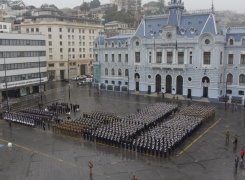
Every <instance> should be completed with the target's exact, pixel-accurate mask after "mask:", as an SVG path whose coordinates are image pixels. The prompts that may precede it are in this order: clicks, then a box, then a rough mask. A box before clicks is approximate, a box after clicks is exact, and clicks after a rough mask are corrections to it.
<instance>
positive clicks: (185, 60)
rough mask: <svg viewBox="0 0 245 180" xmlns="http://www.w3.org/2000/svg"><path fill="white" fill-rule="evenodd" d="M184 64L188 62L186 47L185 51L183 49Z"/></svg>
mask: <svg viewBox="0 0 245 180" xmlns="http://www.w3.org/2000/svg"><path fill="white" fill-rule="evenodd" d="M184 64H188V51H187V48H185V51H184Z"/></svg>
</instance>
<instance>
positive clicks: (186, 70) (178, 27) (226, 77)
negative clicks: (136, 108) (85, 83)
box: [93, 0, 245, 102]
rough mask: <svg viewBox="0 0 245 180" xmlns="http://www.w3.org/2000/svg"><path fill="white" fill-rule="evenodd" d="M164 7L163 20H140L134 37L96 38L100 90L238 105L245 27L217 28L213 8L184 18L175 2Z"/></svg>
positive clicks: (244, 85) (244, 79) (243, 80)
mask: <svg viewBox="0 0 245 180" xmlns="http://www.w3.org/2000/svg"><path fill="white" fill-rule="evenodd" d="M168 7H169V10H170V11H169V14H168V15H166V16H164V15H162V16H154V17H153V16H151V17H144V18H143V19H142V21H141V23H140V25H139V27H138V29H137V31H136V33H135V34H124V35H122V34H121V35H118V36H114V37H110V38H106V37H105V36H104V35H103V34H102V33H100V34H99V36H98V37H97V38H96V42H95V48H94V53H95V59H94V61H93V64H94V67H95V68H97V70H98V71H97V75H98V76H97V78H96V79H97V80H98V81H99V82H100V84H101V87H102V88H106V89H108V90H111V89H114V90H115V89H117V90H123V89H125V88H127V87H129V92H133V91H139V93H142V94H151V93H155V92H162V93H169V94H172V95H175V94H178V95H182V96H183V97H184V98H190V97H192V98H193V99H202V98H207V99H208V100H209V101H211V102H218V101H219V99H220V98H221V97H224V96H225V95H227V96H232V98H233V99H237V100H242V99H243V97H244V91H245V75H244V74H245V49H244V48H245V28H227V29H220V28H219V24H218V23H217V22H216V19H215V14H214V11H213V8H212V9H211V10H209V11H208V10H207V11H197V12H192V13H184V12H183V10H184V3H183V2H182V1H181V0H178V1H177V0H172V1H171V2H170V3H168ZM95 74H96V73H95ZM111 86H112V88H111ZM118 86H119V88H118ZM108 87H109V88H108ZM241 102H242V101H241Z"/></svg>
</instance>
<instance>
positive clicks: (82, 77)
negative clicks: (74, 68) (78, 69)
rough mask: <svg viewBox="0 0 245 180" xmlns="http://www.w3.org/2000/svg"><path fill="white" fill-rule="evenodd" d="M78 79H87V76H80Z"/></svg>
mask: <svg viewBox="0 0 245 180" xmlns="http://www.w3.org/2000/svg"><path fill="white" fill-rule="evenodd" d="M78 79H79V80H84V79H86V76H85V75H81V76H78Z"/></svg>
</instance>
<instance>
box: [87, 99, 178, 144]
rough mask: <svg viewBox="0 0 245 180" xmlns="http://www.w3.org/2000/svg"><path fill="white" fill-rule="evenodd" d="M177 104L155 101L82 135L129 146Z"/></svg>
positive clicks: (102, 141) (99, 140)
mask: <svg viewBox="0 0 245 180" xmlns="http://www.w3.org/2000/svg"><path fill="white" fill-rule="evenodd" d="M177 108H178V106H177V104H170V103H162V102H160V103H155V104H152V105H149V106H146V107H145V108H142V109H140V110H138V111H137V112H135V113H133V114H130V115H128V116H125V117H124V118H122V119H117V120H115V121H112V122H111V123H109V124H104V125H102V126H101V127H98V128H91V129H90V131H85V132H84V136H85V137H87V139H89V140H91V141H96V142H100V143H104V144H109V145H115V146H118V147H125V148H129V146H128V145H130V144H131V143H132V142H133V140H134V139H135V138H136V137H137V136H138V135H140V133H141V132H142V131H143V132H144V131H147V130H148V129H149V128H150V127H152V126H154V125H156V124H157V123H158V122H161V121H162V120H163V119H164V118H166V117H167V116H169V115H170V114H171V113H172V111H177Z"/></svg>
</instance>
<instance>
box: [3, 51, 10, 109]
mask: <svg viewBox="0 0 245 180" xmlns="http://www.w3.org/2000/svg"><path fill="white" fill-rule="evenodd" d="M3 60H4V70H5V89H6V97H7V108H8V111H9V110H10V109H9V97H8V88H7V76H6V74H7V72H6V71H7V66H6V64H5V53H4V52H3Z"/></svg>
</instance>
